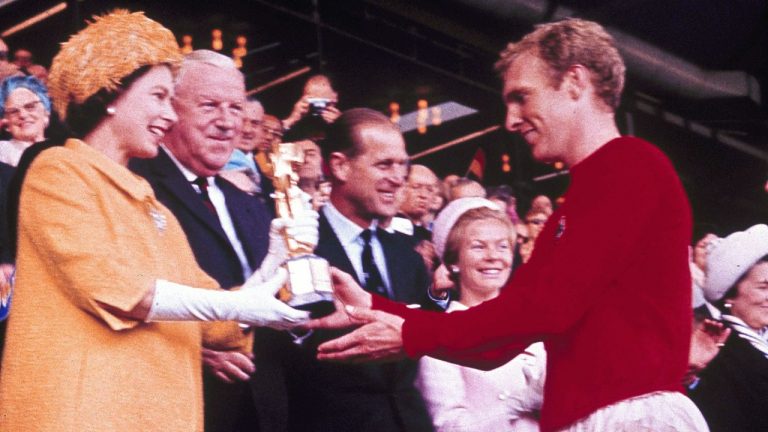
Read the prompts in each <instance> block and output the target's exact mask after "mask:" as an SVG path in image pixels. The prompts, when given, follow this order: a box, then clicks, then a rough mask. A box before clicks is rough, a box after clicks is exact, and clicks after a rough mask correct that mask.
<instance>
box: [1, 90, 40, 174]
mask: <svg viewBox="0 0 768 432" xmlns="http://www.w3.org/2000/svg"><path fill="white" fill-rule="evenodd" d="M0 115H1V116H2V125H3V129H5V130H6V131H7V132H8V133H9V134H10V139H9V140H6V141H0V162H3V163H6V164H8V165H11V166H14V167H15V166H16V165H18V164H19V159H21V154H22V153H24V150H26V149H27V148H28V147H29V146H31V145H32V144H34V143H36V142H40V141H43V140H44V139H45V129H46V128H47V127H48V124H49V122H50V116H51V100H50V98H49V97H48V90H47V89H46V88H45V86H44V85H43V84H42V83H41V82H40V81H38V80H37V79H36V78H34V77H29V76H24V77H22V76H15V77H10V78H8V79H6V80H5V81H3V83H2V84H0Z"/></svg>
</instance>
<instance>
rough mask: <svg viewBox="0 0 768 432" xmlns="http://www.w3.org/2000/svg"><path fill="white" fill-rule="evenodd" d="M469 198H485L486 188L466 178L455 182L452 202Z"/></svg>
mask: <svg viewBox="0 0 768 432" xmlns="http://www.w3.org/2000/svg"><path fill="white" fill-rule="evenodd" d="M469 197H479V198H485V188H484V187H483V186H482V185H481V184H480V183H478V182H476V181H474V180H472V179H468V178H466V177H461V178H459V179H457V180H456V181H455V182H453V185H452V186H451V192H450V201H453V200H455V199H459V198H469Z"/></svg>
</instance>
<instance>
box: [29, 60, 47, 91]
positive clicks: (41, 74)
mask: <svg viewBox="0 0 768 432" xmlns="http://www.w3.org/2000/svg"><path fill="white" fill-rule="evenodd" d="M27 72H29V75H30V76H33V77H35V78H37V80H38V81H40V82H41V83H42V84H43V85H46V86H47V85H48V69H46V68H45V66H43V65H39V64H33V65H31V66H30V67H28V68H27Z"/></svg>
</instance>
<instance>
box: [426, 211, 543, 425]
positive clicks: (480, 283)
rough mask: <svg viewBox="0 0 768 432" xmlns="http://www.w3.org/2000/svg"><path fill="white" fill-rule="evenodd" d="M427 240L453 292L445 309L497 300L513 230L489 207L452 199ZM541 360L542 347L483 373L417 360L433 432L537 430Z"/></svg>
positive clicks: (506, 271)
mask: <svg viewBox="0 0 768 432" xmlns="http://www.w3.org/2000/svg"><path fill="white" fill-rule="evenodd" d="M434 236H435V249H437V252H438V253H439V254H440V256H441V257H442V258H443V260H444V264H445V266H446V267H447V268H448V269H449V272H450V275H451V279H452V281H453V285H454V289H455V290H457V291H458V294H459V298H458V300H456V301H453V302H452V303H451V304H450V306H448V310H447V312H453V311H457V310H464V309H467V308H471V307H473V306H476V305H478V304H480V303H482V302H484V301H486V300H490V299H492V298H494V297H496V296H498V295H499V292H500V290H501V288H502V287H503V286H504V285H505V284H506V282H507V279H508V278H509V275H510V273H511V268H512V260H513V256H512V248H513V245H514V243H515V231H514V228H513V226H512V224H511V223H510V222H509V220H508V219H507V217H506V215H505V214H504V213H502V212H501V211H500V210H498V208H497V207H496V206H495V204H494V203H492V202H491V201H488V200H485V199H482V198H461V199H458V200H454V201H452V202H451V203H450V204H448V206H447V207H446V208H445V209H444V210H443V211H442V212H441V213H440V215H438V217H437V219H436V220H435V231H434ZM441 268H442V266H441ZM545 361H546V355H545V353H544V347H543V344H542V343H535V344H533V345H531V346H529V347H528V348H527V349H526V350H525V351H524V352H523V353H522V354H520V355H518V356H517V357H515V358H514V359H512V360H511V361H510V362H509V363H507V364H505V365H503V366H501V367H498V368H496V369H493V370H490V371H481V370H477V369H472V368H468V367H464V366H458V365H456V364H452V363H447V362H444V361H442V360H437V359H434V358H431V357H424V358H422V359H421V360H420V362H419V367H420V371H419V375H418V377H417V381H416V382H417V385H418V386H419V389H420V390H421V391H422V394H423V396H424V400H425V401H426V403H427V408H428V409H429V412H430V415H431V416H432V421H433V423H434V425H435V430H436V431H438V432H443V431H465V432H469V431H538V430H539V428H538V422H537V420H536V414H537V412H538V410H539V408H540V407H541V403H542V389H543V381H544V370H545Z"/></svg>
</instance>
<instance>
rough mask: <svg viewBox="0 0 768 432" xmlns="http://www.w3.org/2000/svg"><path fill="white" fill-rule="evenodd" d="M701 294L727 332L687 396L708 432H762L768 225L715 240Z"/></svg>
mask: <svg viewBox="0 0 768 432" xmlns="http://www.w3.org/2000/svg"><path fill="white" fill-rule="evenodd" d="M704 294H705V296H706V298H707V300H708V301H710V302H712V303H714V304H715V305H717V306H718V308H719V309H720V310H721V312H722V321H723V322H724V323H725V325H726V326H728V327H729V328H730V329H731V334H730V336H729V337H728V339H727V340H726V342H725V345H724V346H723V347H722V348H721V350H720V352H719V354H717V356H716V357H715V358H714V359H713V360H712V361H711V362H710V363H709V365H708V366H707V367H706V368H705V369H704V370H703V371H702V372H701V373H700V374H699V380H698V383H697V384H696V386H695V387H694V388H693V389H692V390H691V391H690V392H689V396H690V397H691V399H692V400H693V401H694V403H696V405H697V406H698V407H699V409H700V410H701V412H702V414H704V418H705V419H706V420H707V423H708V424H709V427H710V429H711V430H712V431H715V432H716V431H767V430H768V341H767V338H768V226H766V225H755V226H753V227H751V228H749V229H748V230H746V231H741V232H736V233H734V234H731V235H729V236H728V237H726V238H724V239H722V240H716V241H715V244H714V246H713V247H712V249H711V251H710V253H709V258H708V261H707V277H706V281H705V283H704Z"/></svg>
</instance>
